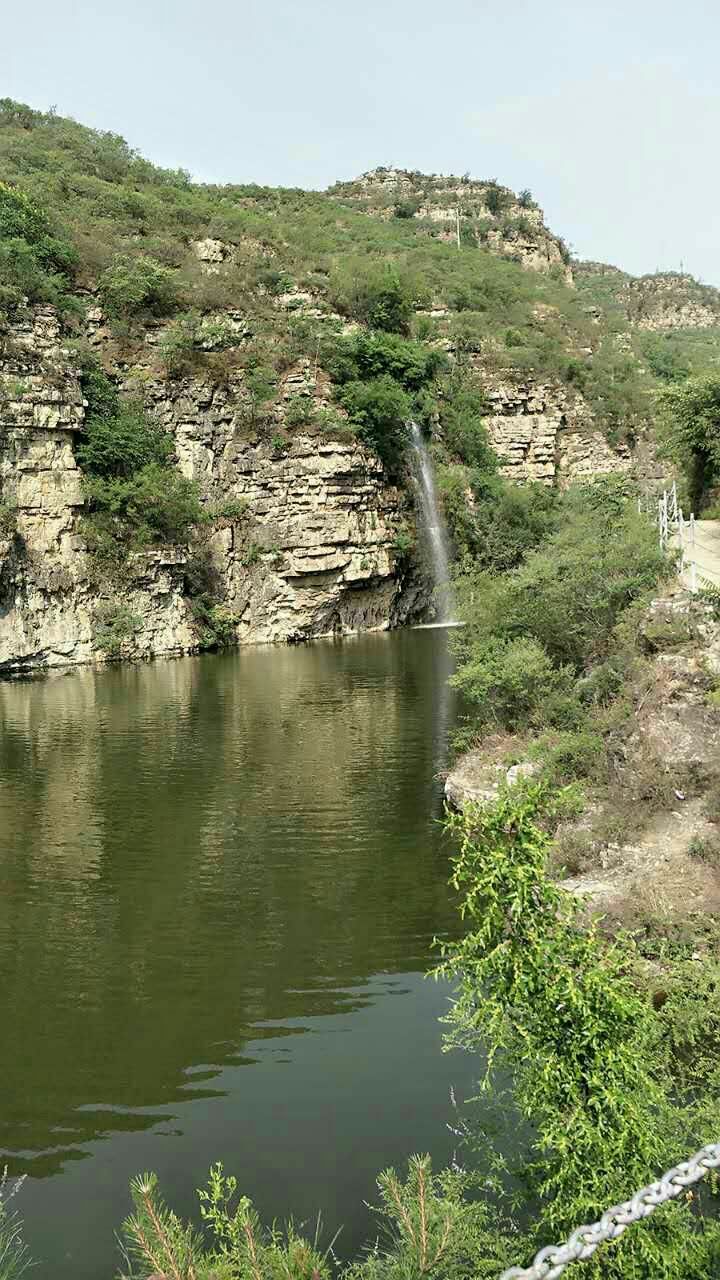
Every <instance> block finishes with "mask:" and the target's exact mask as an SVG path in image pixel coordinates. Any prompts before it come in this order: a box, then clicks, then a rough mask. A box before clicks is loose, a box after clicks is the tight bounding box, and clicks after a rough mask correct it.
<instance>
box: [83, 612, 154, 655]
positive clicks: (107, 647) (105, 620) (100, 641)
mask: <svg viewBox="0 0 720 1280" xmlns="http://www.w3.org/2000/svg"><path fill="white" fill-rule="evenodd" d="M141 627H142V618H140V617H139V616H138V615H137V614H135V613H132V611H131V610H130V609H128V607H127V605H124V604H114V605H105V606H103V607H102V608H101V609H99V610H98V612H97V614H96V615H95V627H94V630H93V645H94V647H95V648H96V649H103V650H104V651H105V653H106V654H107V656H108V657H109V658H119V657H121V656H122V655H123V653H124V652H125V651H126V648H127V646H128V644H130V643H131V642H132V640H133V639H134V637H135V635H136V634H137V632H138V631H139V630H140V628H141Z"/></svg>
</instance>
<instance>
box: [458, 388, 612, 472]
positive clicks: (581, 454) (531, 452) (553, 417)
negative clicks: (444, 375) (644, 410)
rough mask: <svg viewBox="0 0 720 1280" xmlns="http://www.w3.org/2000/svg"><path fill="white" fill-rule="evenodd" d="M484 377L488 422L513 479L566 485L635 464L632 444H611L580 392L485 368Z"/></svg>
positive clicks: (494, 443)
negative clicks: (490, 372)
mask: <svg viewBox="0 0 720 1280" xmlns="http://www.w3.org/2000/svg"><path fill="white" fill-rule="evenodd" d="M483 379H484V392H485V395H486V398H487V400H488V403H489V406H490V412H489V413H488V416H487V418H486V419H485V423H486V426H487V429H488V433H489V436H490V442H491V444H492V446H493V448H494V449H495V452H496V453H497V454H498V456H499V457H500V459H501V463H502V465H501V467H500V470H501V472H502V474H503V475H505V476H507V478H508V479H509V480H513V481H515V482H516V483H521V484H522V483H527V482H528V481H535V482H538V483H540V484H545V485H559V486H560V487H565V486H566V485H568V484H571V483H572V482H573V481H577V480H582V479H584V478H586V477H589V476H593V475H607V474H609V473H614V472H626V471H628V470H629V469H630V468H631V467H632V462H633V459H632V456H631V453H630V450H629V449H628V447H627V445H625V444H622V443H620V444H618V445H617V447H616V448H615V449H612V448H611V447H610V445H609V444H608V443H607V440H606V439H605V437H604V435H603V434H602V432H601V431H599V430H598V429H597V427H596V426H595V423H594V420H593V417H592V414H591V412H590V409H589V406H588V405H587V403H586V402H585V401H584V400H583V398H582V396H580V395H579V394H576V393H573V392H571V391H569V390H568V389H567V388H565V387H561V386H559V385H558V384H552V383H536V382H532V381H523V380H519V379H517V378H512V377H510V376H509V375H496V376H494V377H493V376H492V375H488V374H487V373H485V374H484V375H483Z"/></svg>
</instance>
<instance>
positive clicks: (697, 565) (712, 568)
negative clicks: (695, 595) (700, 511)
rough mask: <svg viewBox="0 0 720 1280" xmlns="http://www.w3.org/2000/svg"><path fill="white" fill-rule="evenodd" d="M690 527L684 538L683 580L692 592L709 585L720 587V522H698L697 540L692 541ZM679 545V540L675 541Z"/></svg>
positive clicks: (686, 529) (696, 525)
mask: <svg viewBox="0 0 720 1280" xmlns="http://www.w3.org/2000/svg"><path fill="white" fill-rule="evenodd" d="M689 528H690V526H689V525H686V526H685V534H684V538H683V544H684V552H685V568H684V570H683V572H682V574H681V575H680V576H681V580H682V583H683V586H685V587H689V588H690V589H691V590H695V589H699V588H700V587H702V586H704V585H705V584H707V583H710V584H711V585H712V586H713V587H720V520H696V521H695V539H694V542H693V541H691V539H690V534H689ZM673 541H674V543H675V545H676V546H677V545H678V540H677V538H674V539H673Z"/></svg>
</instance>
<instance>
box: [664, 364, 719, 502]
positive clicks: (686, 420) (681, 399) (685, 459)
mask: <svg viewBox="0 0 720 1280" xmlns="http://www.w3.org/2000/svg"><path fill="white" fill-rule="evenodd" d="M660 407H661V432H662V441H663V444H664V448H665V451H666V453H667V455H668V457H670V458H672V459H673V460H674V461H675V462H677V463H678V465H679V466H680V467H682V469H683V471H684V472H685V475H686V476H687V480H688V486H689V489H690V497H691V499H692V503H693V506H694V507H695V509H700V507H701V506H702V501H703V498H704V496H705V494H706V493H707V491H708V489H709V488H710V487H711V486H712V485H713V484H715V483H716V482H717V480H718V478H719V477H720V375H718V374H717V373H706V374H700V375H698V376H696V377H694V378H688V380H687V382H683V383H680V384H679V385H677V386H669V387H667V388H666V390H665V391H663V393H662V395H661V397H660Z"/></svg>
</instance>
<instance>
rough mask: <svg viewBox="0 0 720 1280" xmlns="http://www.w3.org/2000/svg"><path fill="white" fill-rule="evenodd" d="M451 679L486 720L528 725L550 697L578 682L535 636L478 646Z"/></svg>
mask: <svg viewBox="0 0 720 1280" xmlns="http://www.w3.org/2000/svg"><path fill="white" fill-rule="evenodd" d="M451 683H452V684H453V685H454V686H455V688H457V689H460V690H461V691H462V693H463V696H464V697H465V698H466V699H467V700H468V702H470V703H472V705H473V708H474V709H475V710H476V714H477V717H478V720H479V722H480V723H481V724H492V723H497V724H499V725H502V727H503V728H506V729H512V730H515V729H521V728H526V727H527V726H529V725H530V724H532V723H533V722H535V721H537V720H538V718H539V717H540V716H541V712H542V708H543V705H544V703H545V702H546V700H547V699H548V698H549V697H550V696H551V695H555V694H557V693H559V692H567V691H568V690H569V689H570V688H571V687H572V673H571V672H570V671H568V670H567V669H566V668H562V667H560V668H558V667H556V666H555V665H554V663H553V661H552V659H551V658H550V656H549V655H548V654H547V653H546V651H545V650H544V649H543V647H542V645H541V644H539V643H538V641H537V640H535V639H533V638H532V637H529V636H527V637H526V636H523V637H517V638H515V639H509V638H503V639H500V638H497V639H492V640H489V641H488V643H487V644H486V645H485V646H483V647H478V648H477V649H475V650H474V652H473V655H472V657H471V658H469V659H468V661H467V662H465V663H463V664H462V666H461V667H460V668H459V670H458V671H457V673H456V674H455V675H454V676H453V677H452V679H451Z"/></svg>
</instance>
